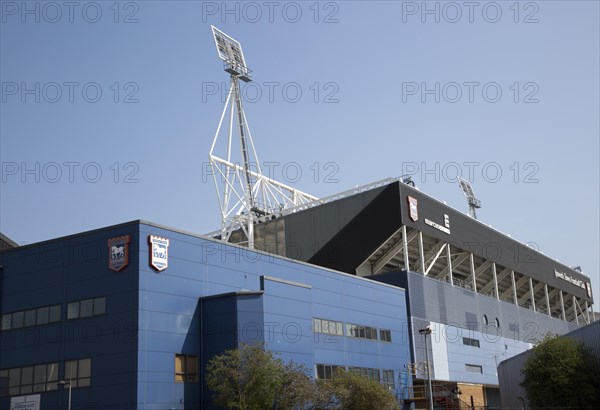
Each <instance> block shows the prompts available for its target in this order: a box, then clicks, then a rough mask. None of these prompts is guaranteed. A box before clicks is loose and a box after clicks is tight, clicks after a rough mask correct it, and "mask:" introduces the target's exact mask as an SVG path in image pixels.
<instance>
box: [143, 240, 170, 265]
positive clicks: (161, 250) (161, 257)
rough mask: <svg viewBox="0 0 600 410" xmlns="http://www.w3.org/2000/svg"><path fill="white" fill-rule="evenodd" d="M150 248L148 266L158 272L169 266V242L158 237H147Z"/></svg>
mask: <svg viewBox="0 0 600 410" xmlns="http://www.w3.org/2000/svg"><path fill="white" fill-rule="evenodd" d="M148 244H149V246H150V266H152V267H153V268H154V269H156V270H157V271H159V272H162V271H163V270H165V269H167V267H168V266H169V240H168V239H167V238H161V237H160V236H154V235H150V236H148Z"/></svg>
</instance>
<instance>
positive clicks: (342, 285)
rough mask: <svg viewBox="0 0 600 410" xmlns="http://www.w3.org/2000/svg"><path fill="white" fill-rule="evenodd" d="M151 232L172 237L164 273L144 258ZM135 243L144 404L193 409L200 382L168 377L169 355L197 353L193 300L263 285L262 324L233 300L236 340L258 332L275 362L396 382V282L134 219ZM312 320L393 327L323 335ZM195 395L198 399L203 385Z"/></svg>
mask: <svg viewBox="0 0 600 410" xmlns="http://www.w3.org/2000/svg"><path fill="white" fill-rule="evenodd" d="M151 234H152V235H158V236H162V237H165V238H169V240H170V246H169V268H168V269H167V270H165V271H163V272H160V273H156V272H155V271H154V270H152V269H151V268H150V267H149V265H148V264H144V262H143V261H145V260H148V258H149V255H148V247H147V246H145V245H144V243H146V242H147V238H148V235H151ZM139 243H140V244H141V248H140V261H142V262H141V263H140V273H139V274H140V294H139V307H140V314H139V332H140V336H139V340H140V345H139V352H138V371H139V381H138V402H139V406H140V408H144V409H154V408H156V409H158V408H165V407H173V406H179V407H176V408H181V406H182V405H185V407H187V408H194V406H196V407H197V406H198V402H197V401H194V395H195V393H196V391H195V390H194V389H196V388H198V389H199V385H198V386H188V383H174V382H173V372H174V359H173V354H174V353H176V352H177V353H179V352H180V353H186V354H200V350H199V349H200V346H201V344H200V325H199V321H198V320H197V319H196V318H197V312H196V307H197V301H198V298H202V297H206V296H211V295H218V294H225V293H230V292H238V291H264V295H263V297H262V301H263V310H264V311H263V315H264V316H263V320H264V322H262V323H260V321H259V320H258V319H257V317H256V316H255V313H256V312H255V310H253V308H252V309H251V308H249V307H248V306H238V310H239V312H240V315H239V316H238V319H237V320H239V321H240V322H239V323H238V325H237V329H236V331H237V332H238V337H239V338H242V339H243V340H245V341H248V342H251V341H253V339H254V338H255V337H256V340H257V341H264V342H265V343H266V345H267V347H268V348H269V349H270V350H272V351H274V352H275V353H276V355H277V356H278V357H280V358H281V359H283V360H285V361H288V360H293V361H295V362H298V363H303V364H305V365H306V366H307V367H308V368H309V369H314V365H315V363H323V364H335V365H341V366H356V367H371V368H379V369H394V370H395V376H396V377H395V378H396V380H398V377H399V375H400V372H401V371H402V370H403V369H404V365H405V364H406V363H408V362H409V361H410V351H409V346H408V338H407V337H406V332H405V331H404V332H403V329H405V328H406V323H407V316H406V304H405V295H404V291H403V290H402V289H400V288H397V287H392V286H388V285H384V284H380V283H377V282H373V281H368V280H365V279H361V278H357V277H355V276H352V275H347V274H341V273H338V272H333V271H330V270H326V269H323V268H318V267H315V266H311V265H308V264H305V263H301V262H297V261H292V260H287V259H284V258H280V257H276V256H273V255H271V254H266V253H257V252H253V251H250V250H248V249H245V248H236V247H233V246H231V245H226V244H222V243H220V242H216V241H212V240H208V239H204V238H200V237H197V236H193V235H190V234H186V233H182V232H175V231H172V230H169V229H166V228H161V227H157V226H153V225H149V224H142V225H141V226H140V237H139ZM261 277H262V280H261ZM290 282H291V283H290ZM252 312H254V313H252ZM244 315H246V317H245V318H244ZM248 315H250V316H248ZM313 317H318V318H324V319H330V320H337V321H342V322H344V323H357V324H363V325H368V326H373V327H379V328H385V329H390V330H392V343H384V342H380V341H371V340H362V339H354V338H350V337H345V336H344V337H333V336H329V337H327V338H326V340H324V339H325V338H324V335H315V334H314V333H313V332H312V318H313ZM255 322H256V323H257V325H258V327H259V329H260V333H262V334H260V335H259V336H256V334H255V333H254V332H255V330H256V327H255V326H253V324H254V323H255ZM244 323H245V324H246V325H244ZM250 324H252V325H250ZM403 336H404V337H403ZM190 391H193V392H194V393H193V394H190V393H189V392H190ZM195 397H197V399H196V400H199V399H200V394H199V391H198V394H197V395H196V396H195Z"/></svg>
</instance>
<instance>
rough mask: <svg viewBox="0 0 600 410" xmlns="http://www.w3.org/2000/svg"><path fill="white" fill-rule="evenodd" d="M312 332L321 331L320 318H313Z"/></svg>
mask: <svg viewBox="0 0 600 410" xmlns="http://www.w3.org/2000/svg"><path fill="white" fill-rule="evenodd" d="M313 332H315V333H321V319H313Z"/></svg>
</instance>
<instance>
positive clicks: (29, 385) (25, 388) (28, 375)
mask: <svg viewBox="0 0 600 410" xmlns="http://www.w3.org/2000/svg"><path fill="white" fill-rule="evenodd" d="M32 392H33V367H31V366H30V367H23V368H22V369H21V394H28V393H32Z"/></svg>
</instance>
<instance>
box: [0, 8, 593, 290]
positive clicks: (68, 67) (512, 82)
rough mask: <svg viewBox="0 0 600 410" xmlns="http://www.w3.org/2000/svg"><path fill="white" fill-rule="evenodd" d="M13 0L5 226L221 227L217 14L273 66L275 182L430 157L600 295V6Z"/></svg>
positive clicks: (453, 200)
mask: <svg viewBox="0 0 600 410" xmlns="http://www.w3.org/2000/svg"><path fill="white" fill-rule="evenodd" d="M0 4H1V9H0V12H1V13H2V14H1V20H0V25H1V26H0V36H1V39H0V47H1V49H0V57H1V62H0V69H1V73H0V80H1V82H2V101H1V103H0V109H1V113H0V137H1V141H0V149H1V152H0V161H1V162H2V169H1V171H2V180H1V185H0V188H1V191H0V195H1V197H0V206H1V209H0V230H1V231H2V232H3V233H5V234H6V235H8V236H10V237H12V238H13V239H14V240H16V241H17V242H19V243H31V242H36V241H40V240H44V239H49V238H53V237H57V236H61V235H66V234H70V233H74V232H79V231H83V230H87V229H93V228H97V227H101V226H105V225H109V224H115V223H119V222H124V221H128V220H132V219H138V218H143V219H148V220H151V221H154V222H157V223H161V224H165V225H169V226H173V227H176V228H180V229H186V230H190V231H194V232H198V233H203V232H208V231H211V230H213V229H216V228H218V226H219V214H218V211H217V201H216V197H215V194H214V188H213V185H212V180H211V179H209V178H208V177H207V175H206V173H204V175H203V169H204V168H205V167H204V164H205V163H206V158H207V154H208V151H209V148H210V143H211V141H212V138H213V135H214V132H215V129H216V126H217V122H218V119H219V115H220V113H221V110H222V106H223V103H222V99H221V96H220V95H214V94H212V91H213V90H214V89H215V87H216V88H217V89H218V88H221V89H222V88H223V87H225V83H226V81H227V75H226V73H224V72H223V70H222V66H221V62H220V61H219V60H218V58H217V54H216V51H215V47H214V43H213V40H212V36H211V31H210V25H211V24H213V25H215V26H217V27H219V28H220V29H222V30H223V31H225V32H226V33H228V34H230V35H231V36H233V37H235V38H236V39H238V40H239V41H240V42H241V43H242V45H243V47H244V52H245V54H246V59H247V62H248V64H249V65H250V67H251V68H252V69H253V70H254V78H255V82H254V83H253V85H252V86H251V88H247V89H245V92H246V97H247V98H246V100H247V101H246V104H245V107H246V112H247V115H248V119H249V122H250V126H251V130H252V133H253V136H254V139H255V142H256V146H257V149H258V152H259V156H260V158H261V160H262V161H273V162H277V163H279V164H280V166H279V167H277V168H276V172H275V174H274V175H273V176H274V177H275V178H276V179H279V180H282V181H283V182H288V183H290V184H293V185H294V186H296V187H298V188H299V189H301V190H304V191H306V192H308V193H311V194H313V195H316V196H327V195H330V194H334V193H336V192H338V191H342V190H345V189H348V188H350V187H353V186H355V185H362V184H366V183H369V182H372V181H375V180H379V179H382V178H386V177H390V176H399V175H400V174H402V173H403V172H406V171H412V172H414V173H415V175H414V179H415V180H416V182H417V185H418V186H419V187H420V189H421V190H422V191H424V192H426V193H428V194H430V195H432V196H434V197H436V198H438V199H441V200H444V201H446V202H447V203H448V204H449V205H451V206H453V207H455V208H458V209H461V210H465V211H466V203H465V200H464V198H463V197H462V194H461V193H460V191H459V188H458V187H457V185H456V183H455V182H454V177H455V175H456V173H457V171H458V172H460V173H462V175H463V176H464V177H470V179H471V181H472V183H473V187H474V190H475V192H476V193H477V195H478V196H479V198H480V199H481V200H482V202H483V208H482V209H481V210H480V211H479V219H480V220H482V221H484V222H486V223H489V224H491V225H492V226H494V227H495V228H497V229H499V230H501V231H503V232H506V233H509V234H511V235H512V236H513V237H515V238H518V239H519V240H521V241H523V242H533V243H535V244H537V245H538V246H539V248H540V249H541V250H542V251H544V252H545V253H546V254H547V255H551V256H552V257H556V258H558V259H559V260H560V261H562V262H564V263H566V264H567V265H570V266H573V265H581V266H582V268H583V270H584V272H585V273H587V274H588V275H589V276H591V277H592V281H593V284H594V294H595V296H596V298H598V297H600V288H599V282H600V278H599V276H598V272H599V269H600V264H599V255H598V249H599V248H600V244H599V224H600V223H599V205H598V203H599V190H600V189H599V185H600V183H599V173H600V172H599V135H600V131H599V111H600V107H599V94H600V91H599V90H600V86H599V49H600V46H599V37H600V35H599V3H598V2H597V1H579V2H577V1H538V2H519V3H517V6H515V2H514V1H509V2H498V3H492V2H476V4H475V5H473V6H472V8H469V6H466V5H464V3H463V2H457V3H451V4H450V5H448V4H447V3H446V2H427V6H426V7H427V10H423V3H422V2H421V1H419V2H391V1H386V2H367V1H350V2H320V3H315V2H313V1H310V2H296V3H294V2H291V3H290V2H277V1H275V2H250V3H248V2H243V3H242V2H227V3H226V5H225V3H223V2H196V1H140V2H119V3H118V4H117V6H118V7H115V2H114V1H112V0H111V1H107V2H105V1H97V2H74V3H73V5H72V6H66V5H64V4H63V2H57V3H52V2H49V3H48V2H35V1H26V2H21V1H18V2H10V1H4V0H2V1H1V2H0ZM456 5H458V6H459V8H457V7H456ZM225 7H227V10H225ZM436 10H437V11H436ZM428 11H430V12H431V13H428ZM436 19H437V20H438V21H436ZM94 21H95V22H94ZM115 21H116V22H115ZM271 83H275V84H273V85H269V84H271ZM436 83H438V84H439V85H438V90H439V91H437V92H436V91H435V90H436ZM270 89H272V90H273V94H272V96H270V95H269V90H270ZM484 89H485V90H484ZM98 90H100V91H101V93H102V94H101V95H97V92H98ZM117 90H118V92H117ZM297 90H300V91H301V92H302V95H301V97H300V98H299V99H298V98H297V96H296V91H297ZM317 90H319V92H318V93H317ZM424 90H433V91H432V92H431V93H427V92H423V91H424ZM498 90H500V91H501V93H502V94H501V96H499V97H497V92H498ZM517 90H518V92H517ZM223 91H225V90H223ZM470 91H472V94H471V93H470ZM257 92H260V93H261V95H257ZM458 92H460V93H461V94H460V95H459V94H457V93H458ZM436 98H439V102H436ZM296 99H298V101H296V102H293V101H294V100H296ZM36 100H39V102H38V101H36ZM496 100H497V101H496ZM93 101H96V102H93ZM115 101H116V102H115ZM126 101H127V102H126ZM494 101H496V102H494ZM292 163H297V164H298V165H297V166H296V165H289V164H292ZM315 163H317V166H318V167H319V168H320V169H321V172H319V174H318V175H317V174H316V173H315V167H314V164H315ZM329 163H333V164H335V165H334V167H332V166H331V165H330V164H329ZM469 163H475V165H472V168H471V169H474V173H473V174H472V175H469V173H468V171H469V169H470V168H469V167H470V165H468V164H469ZM37 164H39V165H37ZM286 164H288V165H287V168H286V169H287V170H288V172H289V174H288V175H285V174H283V172H282V170H283V168H284V166H285V165H286ZM298 167H299V168H300V169H301V170H302V176H301V177H300V178H299V180H297V181H295V179H296V178H294V174H293V172H292V171H295V170H296V169H297V168H298ZM117 168H119V170H120V172H118V174H117V172H116V169H117ZM417 168H418V169H417ZM425 169H427V170H432V171H431V172H430V173H426V172H424V170H425ZM436 169H437V170H436ZM27 170H29V171H30V172H28V171H27ZM98 170H100V171H101V173H102V174H101V175H97V174H96V173H97V172H98ZM517 170H518V171H517ZM332 171H336V172H335V175H334V176H333V177H332V178H331V176H330V175H329V173H330V172H332ZM498 171H500V172H501V175H498V174H497V172H498ZM328 175H329V176H330V178H327V176H328ZM36 179H37V180H36ZM332 181H333V182H332Z"/></svg>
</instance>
